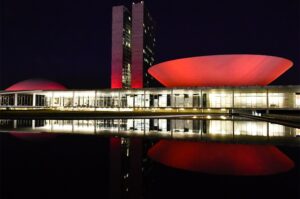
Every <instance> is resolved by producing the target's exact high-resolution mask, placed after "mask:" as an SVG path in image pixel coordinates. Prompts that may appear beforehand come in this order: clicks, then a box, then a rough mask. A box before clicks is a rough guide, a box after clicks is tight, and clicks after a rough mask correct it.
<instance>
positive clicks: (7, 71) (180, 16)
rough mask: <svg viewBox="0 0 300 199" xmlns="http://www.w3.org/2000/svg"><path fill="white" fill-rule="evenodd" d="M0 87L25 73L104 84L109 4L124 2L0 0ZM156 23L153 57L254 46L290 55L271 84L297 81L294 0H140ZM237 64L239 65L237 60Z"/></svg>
mask: <svg viewBox="0 0 300 199" xmlns="http://www.w3.org/2000/svg"><path fill="white" fill-rule="evenodd" d="M1 3H2V4H1V11H0V12H1V43H0V44H1V45H0V46H1V65H0V89H5V88H6V87H8V86H9V85H11V84H13V83H15V82H18V81H21V80H25V79H28V78H46V79H50V80H54V81H58V82H60V83H62V84H64V85H66V86H67V87H68V88H105V87H109V86H110V59H111V56H110V52H111V7H112V6H113V5H119V4H124V3H125V4H126V5H130V4H131V3H130V1H121V0H119V1H117V0H116V1H114V0H113V1H102V0H87V1H74V0H73V1H71V0H69V1H68V0H51V1H47V0H42V1H41V0H26V1H24V0H2V1H1ZM145 4H146V6H147V7H148V9H149V10H150V12H151V13H152V16H153V18H154V19H155V20H156V22H157V49H156V53H157V54H156V62H155V63H159V62H161V61H165V60H170V59H175V58H182V57H187V56H199V55H211V54H230V53H254V54H267V55H274V56H281V57H285V58H288V59H291V60H292V61H293V62H294V64H295V65H294V66H293V68H292V69H290V70H289V71H288V72H287V73H285V74H284V75H283V76H282V77H280V78H279V79H278V80H276V81H275V82H274V83H273V84H300V1H299V0H282V1H279V0H273V1H271V0H269V1H264V0H251V1H231V0H227V1H222V0H218V1H214V0H208V1H192V2H191V1H186V2H184V1H162V0H151V1H150V0H149V1H147V0H146V1H145ZM241 67H243V66H241Z"/></svg>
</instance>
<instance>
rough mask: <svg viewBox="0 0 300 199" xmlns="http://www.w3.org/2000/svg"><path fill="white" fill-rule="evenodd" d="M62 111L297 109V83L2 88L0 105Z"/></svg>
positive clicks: (299, 103)
mask: <svg viewBox="0 0 300 199" xmlns="http://www.w3.org/2000/svg"><path fill="white" fill-rule="evenodd" d="M7 107H9V108H13V107H18V108H22V107H27V108H49V109H62V110H68V109H70V110H95V111H97V110H99V111H101V110H112V111H113V110H115V111H122V110H123V111H135V110H139V111H140V110H143V109H144V110H147V109H149V110H150V109H153V108H154V109H162V110H163V109H170V110H182V109H186V110H188V109H191V110H199V109H252V110H253V109H257V110H259V109H288V110H290V109H298V110H299V109H300V86H264V87H253V86H252V87H190V88H155V89H154V88H145V89H112V90H111V89H104V90H66V91H35V90H32V91H2V92H0V108H7Z"/></svg>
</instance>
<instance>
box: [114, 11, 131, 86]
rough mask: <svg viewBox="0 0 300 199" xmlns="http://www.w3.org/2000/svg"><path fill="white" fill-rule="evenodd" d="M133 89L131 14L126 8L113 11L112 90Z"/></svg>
mask: <svg viewBox="0 0 300 199" xmlns="http://www.w3.org/2000/svg"><path fill="white" fill-rule="evenodd" d="M130 87H131V13H130V12H129V10H128V9H127V8H126V7H124V6H114V7H113V9H112V51H111V88H130Z"/></svg>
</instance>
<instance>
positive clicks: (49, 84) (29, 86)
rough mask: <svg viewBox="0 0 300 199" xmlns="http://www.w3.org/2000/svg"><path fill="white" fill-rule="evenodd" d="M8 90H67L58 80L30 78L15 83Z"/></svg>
mask: <svg viewBox="0 0 300 199" xmlns="http://www.w3.org/2000/svg"><path fill="white" fill-rule="evenodd" d="M5 90H6V91H20V90H66V87H65V86H63V85H62V84H59V83H57V82H53V81H49V80H45V79H28V80H25V81H21V82H18V83H15V84H13V85H12V86H10V87H8V88H7V89H5Z"/></svg>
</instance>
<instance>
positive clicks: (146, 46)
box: [111, 1, 155, 88]
mask: <svg viewBox="0 0 300 199" xmlns="http://www.w3.org/2000/svg"><path fill="white" fill-rule="evenodd" d="M154 47H155V24H154V21H153V19H152V17H151V15H150V13H149V11H148V10H147V9H146V8H145V6H144V3H143V1H142V2H139V3H133V4H132V9H131V11H130V10H129V9H127V8H126V7H125V6H114V7H113V9H112V59H111V88H143V87H149V85H151V84H152V83H153V82H154V81H155V80H154V79H153V77H151V76H150V75H149V74H148V73H147V70H148V68H149V67H150V66H152V65H153V63H154Z"/></svg>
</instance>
